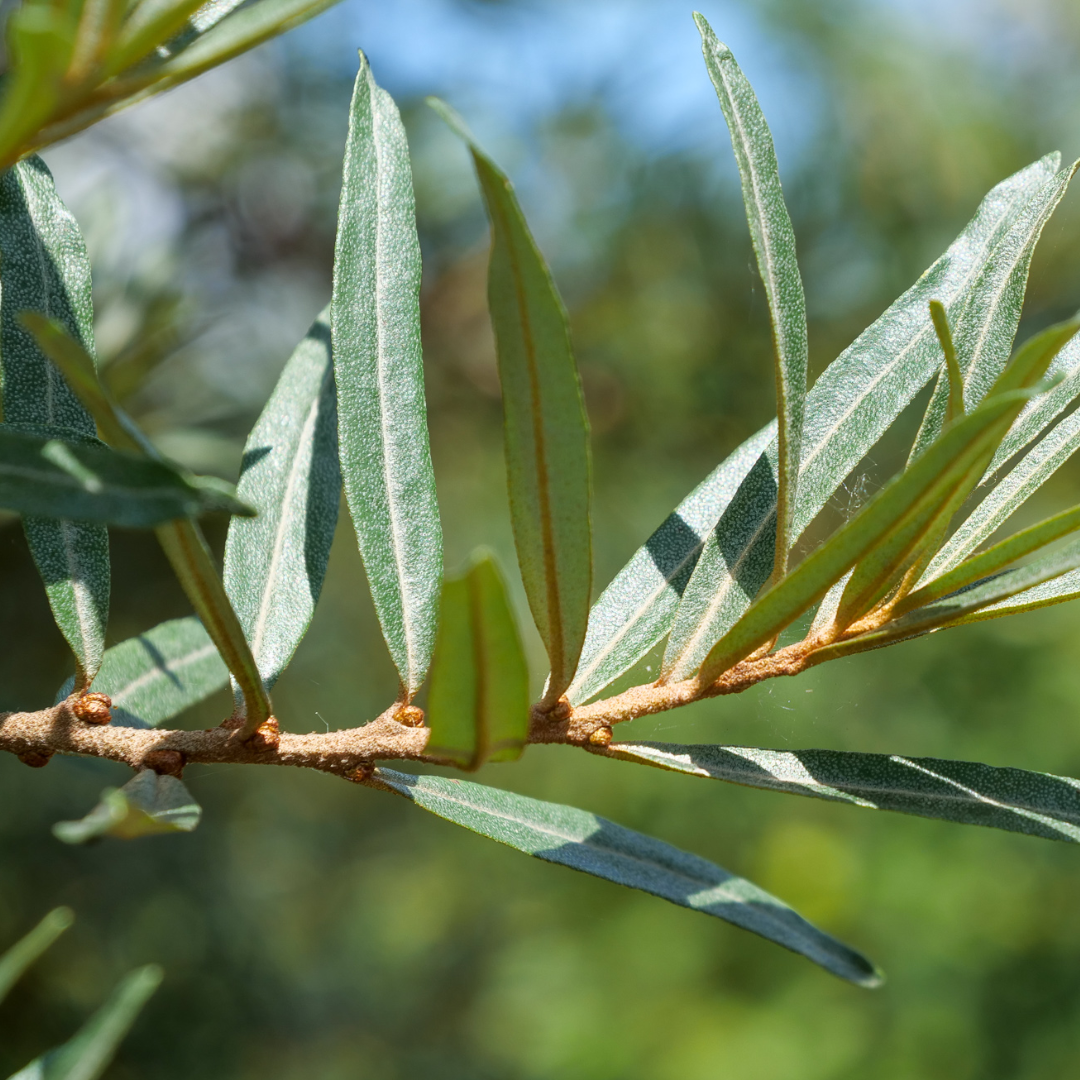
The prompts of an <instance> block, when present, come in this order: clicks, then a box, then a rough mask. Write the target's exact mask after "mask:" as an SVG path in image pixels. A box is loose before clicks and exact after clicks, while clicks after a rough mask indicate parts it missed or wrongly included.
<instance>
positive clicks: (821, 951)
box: [373, 769, 881, 987]
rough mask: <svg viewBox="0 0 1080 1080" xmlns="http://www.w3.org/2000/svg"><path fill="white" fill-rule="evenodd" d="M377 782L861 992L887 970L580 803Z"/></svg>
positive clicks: (751, 888)
mask: <svg viewBox="0 0 1080 1080" xmlns="http://www.w3.org/2000/svg"><path fill="white" fill-rule="evenodd" d="M373 779H374V781H376V782H377V783H379V784H382V785H385V787H387V788H388V789H390V790H391V791H395V792H397V793H398V794H399V795H404V796H405V797H406V798H407V799H411V800H412V801H413V802H414V803H416V805H417V806H420V807H422V808H423V809H425V810H428V811H429V812H431V813H432V814H436V815H438V816H439V817H441V818H445V819H446V820H447V821H452V822H453V823H454V824H455V825H461V826H463V827H464V828H466V829H471V830H472V831H473V832H477V833H480V835H481V836H486V837H488V838H489V839H492V840H497V841H498V842H499V843H501V844H506V845H508V846H509V847H512V848H516V849H517V850H518V851H523V852H525V854H527V855H532V856H534V857H535V858H537V859H543V860H545V861H546V862H553V863H559V864H560V865H562V866H569V867H571V868H572V869H574V870H580V871H582V872H583V873H586V874H591V875H593V876H594V877H599V878H604V879H605V880H607V881H613V882H615V883H616V884H618V885H626V886H628V887H629V888H633V889H641V890H642V891H643V892H647V893H651V894H652V895H653V896H659V897H662V898H663V899H665V900H670V901H671V902H672V903H673V904H678V905H680V906H681V907H686V908H690V909H691V910H694V911H701V912H703V913H704V914H706V915H713V916H716V917H717V918H720V919H724V920H726V921H727V922H730V923H734V924H735V925H736V926H741V927H743V929H746V930H751V931H753V932H754V933H755V934H760V935H761V936H762V937H764V938H768V940H770V941H774V942H776V943H777V944H779V945H783V946H784V947H785V948H788V949H791V950H792V951H793V952H797V953H801V954H802V955H803V956H805V957H807V958H808V959H810V960H812V961H813V962H814V963H815V964H820V965H821V966H822V967H823V968H825V970H826V971H830V972H832V974H834V975H839V976H840V978H842V979H847V980H848V981H850V982H853V983H857V984H858V985H860V986H867V987H871V986H877V985H879V984H880V982H881V973H880V972H879V971H877V969H876V968H875V967H874V965H873V964H871V963H870V961H869V960H867V959H866V958H865V957H864V956H861V955H860V954H859V953H857V952H855V951H854V950H853V949H851V948H849V947H848V946H847V945H844V944H842V943H841V942H839V941H837V940H836V939H835V938H833V937H830V936H829V935H828V934H826V933H824V932H823V931H821V930H819V929H817V927H815V926H812V925H811V924H810V923H808V922H807V921H806V920H805V919H803V918H802V916H800V915H798V914H797V913H796V912H794V911H793V910H792V909H791V908H789V907H788V906H787V905H786V904H784V903H782V902H781V901H780V900H777V899H776V898H775V897H774V896H770V895H769V894H768V893H767V892H765V891H763V890H762V889H759V888H758V887H757V886H756V885H754V884H752V883H751V882H749V881H747V880H746V879H745V878H740V877H736V876H735V875H734V874H729V873H728V872H727V871H726V870H723V869H721V868H720V867H719V866H717V865H716V864H715V863H711V862H708V861H707V860H705V859H702V858H700V857H699V856H697V855H691V854H690V853H689V852H686V851H680V850H679V849H678V848H676V847H672V845H671V844H665V843H664V842H663V841H662V840H656V839H654V838H653V837H651V836H644V835H642V834H641V833H638V832H634V831H632V830H631V829H626V828H623V826H621V825H616V824H615V823H614V822H611V821H608V820H606V819H605V818H602V817H598V816H597V815H596V814H590V813H587V812H586V811H584V810H578V809H576V808H575V807H572V806H561V805H559V804H558V803H549V802H541V801H540V800H539V799H529V798H526V797H525V796H524V795H514V794H511V793H510V792H508V791H500V790H499V789H498V788H490V787H484V786H483V785H481V784H472V783H468V782H467V781H464V780H451V779H447V778H444V777H441V776H412V775H409V774H408V773H399V772H393V771H391V770H390V769H377V770H376V771H375V774H374V777H373Z"/></svg>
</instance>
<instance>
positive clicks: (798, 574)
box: [685, 390, 1026, 683]
mask: <svg viewBox="0 0 1080 1080" xmlns="http://www.w3.org/2000/svg"><path fill="white" fill-rule="evenodd" d="M1025 400H1026V392H1025V391H1022V390H1017V391H1012V392H1009V393H1004V394H998V395H995V396H993V397H990V398H987V400H986V401H984V402H983V404H982V405H980V406H979V407H978V408H977V409H975V411H974V412H971V413H969V414H968V415H967V416H965V417H963V418H962V419H960V420H957V421H956V423H955V424H954V425H953V426H952V427H950V428H949V429H948V430H946V431H945V433H944V434H943V435H942V436H941V438H939V439H938V441H937V442H935V443H933V444H932V445H931V446H930V447H929V448H928V449H927V450H926V451H925V452H924V453H923V454H922V456H921V457H920V458H919V459H918V460H917V461H916V462H915V463H914V464H913V465H912V466H911V467H910V468H909V469H908V470H907V471H906V472H903V473H900V474H899V475H898V476H896V477H894V478H893V479H892V480H891V481H890V482H889V483H888V484H887V485H886V486H885V487H884V488H882V489H881V490H880V491H879V492H878V493H877V494H876V495H874V497H873V498H872V499H870V501H869V502H867V503H866V505H865V506H864V507H863V508H862V509H861V510H860V511H859V512H858V513H857V514H856V515H855V516H854V517H853V518H852V519H851V520H850V521H849V522H847V523H846V524H845V525H843V526H842V527H841V528H840V529H838V530H837V531H836V532H835V533H834V534H833V535H832V536H831V537H830V538H829V539H828V540H827V541H826V542H825V543H824V544H822V545H821V546H820V547H819V548H817V549H816V550H815V551H814V552H813V554H811V555H809V556H808V557H807V558H806V559H805V560H804V561H803V562H802V563H800V564H799V566H798V568H797V569H796V570H794V571H793V572H792V573H791V574H789V575H788V577H786V578H785V579H784V580H783V581H781V582H780V583H779V584H777V585H775V586H774V587H773V588H771V589H770V590H768V592H766V593H765V594H764V595H763V596H762V597H760V598H759V599H758V600H756V601H755V602H754V603H753V604H752V605H751V607H750V609H749V610H748V611H747V612H746V614H745V615H743V617H742V618H741V619H740V620H739V621H738V622H737V623H736V624H735V625H734V626H733V627H732V628H731V630H729V631H728V633H727V634H725V635H724V637H722V638H721V639H720V641H718V642H717V644H716V645H715V646H714V647H713V649H712V651H711V652H710V653H709V655H708V657H706V659H705V663H704V664H703V665H702V667H701V671H700V674H699V676H698V677H699V679H700V680H701V681H702V682H703V683H704V682H711V681H713V680H714V679H716V678H718V677H719V676H720V675H722V674H723V673H724V672H725V671H727V670H728V669H729V668H730V667H732V666H733V665H734V664H736V663H738V662H739V661H740V660H742V659H744V658H745V657H747V656H749V655H750V653H752V652H753V651H754V650H755V649H757V648H758V647H759V646H761V645H763V644H765V643H766V642H767V641H770V640H771V639H772V638H774V637H775V636H776V635H777V634H778V633H779V632H780V631H781V630H782V629H783V628H784V627H785V626H787V625H788V624H789V623H791V622H792V621H793V620H795V619H797V618H798V617H799V616H800V615H801V614H802V613H803V612H804V611H806V610H807V609H808V608H809V607H810V606H811V605H813V604H814V603H815V602H816V601H818V600H820V599H821V598H822V597H823V596H824V595H825V593H826V592H827V591H828V589H829V587H830V586H831V585H832V584H833V583H834V582H835V581H836V580H837V579H838V578H839V577H840V576H841V575H842V574H843V573H844V572H845V571H846V570H847V569H848V568H849V567H850V566H852V565H853V564H855V563H857V562H858V561H859V560H860V559H861V558H862V557H863V556H864V555H865V554H866V553H867V552H868V551H870V550H871V549H872V548H873V547H874V545H875V544H876V543H877V542H878V541H879V540H881V538H882V537H884V536H887V535H889V534H891V533H892V531H893V530H894V529H895V528H896V527H897V526H898V525H900V524H902V523H903V522H904V521H905V519H906V518H907V517H908V515H909V514H911V513H912V512H913V510H916V509H917V508H918V507H919V506H921V505H924V504H925V503H927V502H933V501H934V500H935V498H937V497H939V495H940V493H941V492H942V491H943V490H948V488H949V487H950V486H951V485H953V484H955V482H956V477H957V476H962V475H963V474H964V472H966V471H967V470H968V469H970V468H971V467H972V466H973V465H977V464H978V463H980V462H982V461H984V460H989V458H990V456H991V455H992V454H993V452H994V447H995V446H996V445H997V441H998V440H999V439H1000V438H1001V436H1002V435H1003V434H1004V432H1005V431H1006V430H1007V429H1008V425H1009V424H1010V423H1011V422H1012V420H1013V418H1014V417H1015V416H1016V414H1017V413H1019V411H1020V409H1021V408H1022V407H1023V403H1024V401H1025ZM852 580H854V578H853V579H852ZM849 587H850V585H849ZM689 674H692V673H688V674H687V676H685V677H688V676H689Z"/></svg>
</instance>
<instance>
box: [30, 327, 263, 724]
mask: <svg viewBox="0 0 1080 1080" xmlns="http://www.w3.org/2000/svg"><path fill="white" fill-rule="evenodd" d="M23 321H24V322H25V321H27V320H26V318H25V317H24V318H23ZM29 322H30V325H32V326H35V329H36V330H37V331H38V332H40V333H41V341H42V343H43V345H45V346H46V347H47V348H48V349H49V355H50V357H51V358H52V359H53V362H54V363H55V364H56V365H57V366H58V367H59V368H60V369H61V370H63V371H64V373H65V375H67V377H68V379H69V380H70V384H71V386H72V388H73V389H74V390H75V391H76V393H77V394H78V395H79V398H80V399H81V401H82V403H83V404H84V405H85V406H86V408H87V409H89V410H90V412H91V413H92V414H93V417H94V419H95V420H96V421H97V424H98V427H99V428H100V429H101V432H102V434H103V435H104V436H105V437H106V438H107V439H108V440H109V442H111V443H112V444H113V445H114V446H119V447H123V448H125V449H128V450H133V451H136V452H142V453H144V454H146V455H147V456H148V457H150V458H151V459H154V460H158V461H160V460H161V456H160V455H159V454H158V452H157V450H155V448H154V447H153V446H152V445H151V444H150V442H149V441H148V440H147V438H146V436H145V435H143V434H142V432H141V431H139V429H138V427H137V425H136V424H135V423H134V422H133V421H132V420H131V418H130V417H128V416H127V414H126V413H124V411H123V410H122V409H120V408H119V407H118V406H117V405H116V403H115V402H114V401H113V400H112V398H111V397H110V396H109V394H108V392H107V391H106V390H105V388H104V387H103V386H102V385H101V383H100V382H99V381H98V379H97V377H96V374H95V373H94V372H93V371H91V369H90V365H89V364H88V363H87V358H86V355H85V351H84V350H83V349H82V347H81V346H80V345H79V344H78V342H75V341H73V340H71V339H70V338H68V337H67V336H66V335H65V334H63V333H62V332H59V331H58V328H57V327H55V326H49V325H42V324H39V323H35V321H34V320H32V319H31V320H29ZM206 482H207V478H203V479H202V480H201V481H200V483H203V484H205V483H206ZM156 531H157V537H158V542H159V543H160V544H161V547H162V550H163V551H164V552H165V556H166V558H168V560H169V562H170V563H171V564H172V568H173V572H174V573H175V574H176V576H177V579H178V580H179V582H180V585H181V586H182V588H183V590H184V592H185V593H187V596H188V599H189V600H190V601H191V605H192V607H194V608H195V612H196V614H197V615H198V616H199V618H200V619H201V620H202V624H203V626H204V627H206V630H207V633H208V634H209V635H210V637H211V639H212V640H213V642H214V644H215V645H216V646H217V648H218V652H219V653H220V654H221V657H222V659H223V660H224V661H225V663H226V664H227V665H228V668H229V671H231V672H232V674H233V677H234V678H235V679H236V682H237V684H238V685H239V687H240V691H241V694H242V696H243V714H244V715H243V724H242V727H241V731H240V735H241V737H242V738H246V737H247V736H248V735H251V734H252V733H253V732H254V731H255V730H256V728H258V727H259V726H260V725H261V724H262V723H263V722H264V721H265V720H266V719H267V718H268V717H269V716H270V699H269V697H268V696H267V694H266V688H265V687H264V686H263V682H262V678H261V676H260V675H259V669H258V666H257V665H256V663H255V658H254V657H253V656H252V655H251V649H250V648H249V646H248V643H247V639H246V638H245V637H244V631H243V629H242V628H241V626H240V620H239V619H238V618H237V617H236V612H235V611H233V608H232V604H231V603H230V602H229V597H228V595H227V594H226V592H225V586H224V585H223V584H222V581H221V578H220V576H219V575H218V571H217V567H216V566H215V565H214V560H213V557H212V556H211V554H210V549H209V547H208V546H207V544H206V539H205V537H204V536H203V534H202V532H201V530H200V529H199V526H198V525H197V524H196V522H194V521H192V520H190V519H182V520H177V521H170V522H168V523H166V524H164V525H159V526H158V527H157V530H156Z"/></svg>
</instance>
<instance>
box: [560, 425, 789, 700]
mask: <svg viewBox="0 0 1080 1080" xmlns="http://www.w3.org/2000/svg"><path fill="white" fill-rule="evenodd" d="M775 439H776V422H775V421H773V422H772V423H771V424H768V425H766V426H765V427H763V428H762V429H761V430H760V431H759V432H758V433H757V434H756V435H751V436H750V438H749V439H747V440H746V442H744V443H743V444H742V446H740V447H739V448H738V449H737V450H735V451H734V453H732V455H731V456H730V457H729V458H727V460H726V461H724V462H722V463H721V464H720V465H718V466H717V467H716V468H715V469H714V470H713V471H712V472H711V473H710V474H709V475H708V476H707V477H706V478H705V479H704V480H703V481H702V482H701V483H700V484H698V486H697V487H696V488H694V490H693V491H692V492H690V494H689V495H687V497H686V498H685V499H683V501H682V502H681V503H679V505H678V506H677V507H676V508H675V509H674V510H673V511H672V512H671V513H670V514H669V515H668V516H667V518H666V519H665V520H664V522H663V524H662V525H661V526H660V527H659V528H658V529H657V530H656V532H654V533H653V534H652V536H650V537H649V539H648V540H646V541H645V543H644V544H643V545H642V546H641V547H640V548H638V550H637V551H636V552H635V553H634V556H633V558H632V559H631V560H630V561H629V562H628V563H627V564H626V566H624V567H623V569H622V570H620V571H619V573H618V575H617V576H616V578H615V580H614V581H612V583H611V584H610V585H609V586H608V587H607V588H606V589H605V590H604V592H603V594H602V595H601V596H600V599H599V600H597V601H596V603H595V604H593V606H592V610H591V611H590V612H589V631H588V633H587V634H586V636H585V645H584V647H583V648H582V650H581V660H580V661H579V663H578V670H577V674H576V675H575V676H574V681H573V682H572V683H571V684H570V688H569V689H568V690H567V691H566V696H567V698H568V699H569V701H570V703H571V704H572V705H580V704H582V703H583V702H585V701H588V700H589V698H591V697H594V696H595V695H596V694H598V693H599V692H600V691H601V690H603V689H604V687H605V686H607V685H608V684H610V683H611V682H613V681H614V680H615V679H617V678H618V677H619V676H620V675H622V674H623V672H625V671H627V670H629V669H630V668H631V667H633V666H634V664H636V663H637V662H638V661H639V660H640V659H641V658H642V657H643V656H644V655H645V654H646V653H647V652H648V651H649V650H650V649H651V648H652V647H653V646H654V645H656V643H657V642H658V641H660V640H661V639H662V638H663V637H664V635H665V634H667V633H668V631H669V630H670V629H671V620H672V618H673V617H674V615H675V609H676V608H677V607H678V606H679V598H680V597H681V596H682V594H683V592H684V591H685V589H686V583H687V582H688V581H689V580H690V575H691V574H692V573H693V571H694V567H695V565H696V564H697V561H698V558H699V556H700V555H701V550H702V545H703V544H704V542H705V538H706V537H708V535H709V534H710V533H711V532H712V530H713V529H714V528H715V527H716V523H717V521H718V520H719V518H720V515H721V514H722V513H723V512H724V511H725V510H726V509H727V507H728V505H729V504H730V502H731V500H732V498H733V497H734V495H735V492H736V491H738V489H739V485H740V484H741V483H742V482H743V480H744V479H745V478H746V474H747V473H748V472H749V471H750V469H751V468H752V467H753V466H754V464H755V463H756V462H757V461H758V459H759V458H760V457H761V455H762V453H763V451H764V450H765V448H766V447H767V446H768V445H769V444H770V443H771V442H773V441H774V440H775Z"/></svg>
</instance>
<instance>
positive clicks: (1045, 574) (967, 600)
mask: <svg viewBox="0 0 1080 1080" xmlns="http://www.w3.org/2000/svg"><path fill="white" fill-rule="evenodd" d="M1078 566H1080V541H1075V540H1074V541H1073V542H1072V543H1070V544H1067V545H1066V546H1065V547H1064V548H1062V550H1061V551H1058V552H1054V553H1053V554H1050V555H1044V556H1043V557H1042V558H1041V559H1036V560H1035V561H1034V562H1031V563H1028V564H1027V565H1026V566H1021V567H1019V568H1018V569H1016V570H1009V571H1006V572H1005V573H1004V574H998V575H997V576H996V577H994V578H991V579H990V580H989V581H987V582H986V583H984V584H982V585H978V586H976V587H974V588H972V589H967V590H964V591H962V592H960V593H957V594H955V595H954V596H948V597H945V598H944V599H942V600H938V601H937V602H936V603H933V604H927V605H926V606H925V607H921V608H917V609H916V610H915V611H912V612H909V613H908V614H907V615H904V616H902V617H901V618H899V619H895V620H894V621H892V622H888V623H886V624H885V625H884V626H883V627H882V628H881V629H880V630H875V631H873V632H872V633H866V634H860V635H858V636H856V637H851V638H848V639H846V640H844V641H839V642H837V643H836V644H834V645H828V646H826V647H825V648H823V649H820V650H818V651H817V652H815V653H813V655H812V656H811V662H812V663H814V664H819V663H823V662H824V661H826V660H836V659H839V658H840V657H842V656H849V655H851V654H853V653H858V652H865V651H867V650H868V649H878V648H881V647H883V646H885V645H891V644H893V642H897V641H904V640H906V639H908V638H912V637H919V636H921V635H923V634H928V633H930V632H931V631H932V630H937V629H941V628H945V627H951V626H959V625H961V624H962V623H967V622H974V621H977V620H978V619H979V618H981V617H986V616H983V614H982V609H984V608H989V607H990V606H991V605H994V604H998V603H999V602H1000V601H1006V600H1009V599H1010V598H1011V597H1014V596H1019V595H1025V594H1027V593H1029V592H1030V593H1034V592H1036V591H1037V590H1036V587H1037V586H1042V585H1043V583H1044V582H1049V583H1050V584H1051V585H1053V584H1054V582H1055V579H1058V578H1061V577H1062V576H1063V575H1064V576H1066V577H1071V573H1070V572H1071V571H1073V570H1075V568H1076V567H1078ZM1002 606H1004V605H1002ZM1032 606H1036V607H1039V606H1043V605H1042V604H1033V605H1032ZM1000 613H1001V614H1004V613H1005V612H1000ZM991 617H992V616H991Z"/></svg>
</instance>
